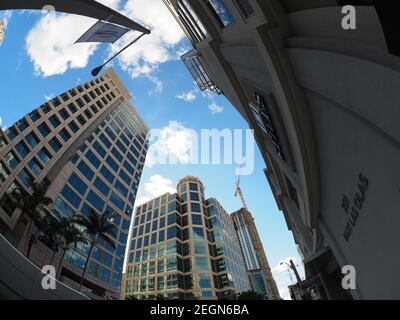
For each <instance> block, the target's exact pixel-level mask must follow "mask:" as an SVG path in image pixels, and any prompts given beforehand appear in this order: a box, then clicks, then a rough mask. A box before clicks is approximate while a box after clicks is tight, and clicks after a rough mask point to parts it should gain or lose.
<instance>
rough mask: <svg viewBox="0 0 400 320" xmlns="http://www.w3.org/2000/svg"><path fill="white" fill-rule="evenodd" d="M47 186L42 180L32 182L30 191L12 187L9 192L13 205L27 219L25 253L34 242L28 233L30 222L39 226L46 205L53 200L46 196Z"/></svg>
mask: <svg viewBox="0 0 400 320" xmlns="http://www.w3.org/2000/svg"><path fill="white" fill-rule="evenodd" d="M48 188H49V183H48V181H47V180H43V181H42V182H40V183H37V182H33V183H32V186H31V192H30V193H29V192H26V191H24V190H19V189H14V190H13V191H12V192H11V194H10V196H11V199H12V202H13V206H14V207H15V208H18V209H20V210H21V213H22V214H21V215H22V216H25V217H27V218H28V220H29V223H28V225H27V227H26V229H25V234H26V237H25V238H26V239H27V240H26V244H25V247H26V246H28V248H27V249H28V250H27V255H28V253H30V250H31V247H32V245H33V243H34V242H35V240H34V238H32V237H31V235H30V234H31V228H32V224H35V225H36V226H37V227H40V224H41V219H42V217H43V215H46V214H47V213H48V207H49V206H50V205H51V204H52V203H53V200H51V199H50V198H48V197H46V192H47V189H48ZM22 238H24V237H22Z"/></svg>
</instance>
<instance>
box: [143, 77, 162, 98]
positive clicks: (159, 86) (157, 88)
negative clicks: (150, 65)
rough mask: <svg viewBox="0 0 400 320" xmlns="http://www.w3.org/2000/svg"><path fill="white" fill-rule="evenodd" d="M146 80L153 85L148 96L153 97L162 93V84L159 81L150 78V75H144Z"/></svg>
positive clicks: (155, 78)
mask: <svg viewBox="0 0 400 320" xmlns="http://www.w3.org/2000/svg"><path fill="white" fill-rule="evenodd" d="M146 78H148V79H149V80H150V81H151V82H153V83H154V85H155V87H154V89H153V90H150V92H149V95H153V94H155V93H161V92H162V91H163V89H164V84H163V83H162V82H161V80H160V79H158V78H157V77H155V76H152V75H150V74H148V75H146Z"/></svg>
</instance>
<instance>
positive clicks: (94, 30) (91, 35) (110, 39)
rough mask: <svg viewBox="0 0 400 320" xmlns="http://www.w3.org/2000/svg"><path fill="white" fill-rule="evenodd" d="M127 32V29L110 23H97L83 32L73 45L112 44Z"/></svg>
mask: <svg viewBox="0 0 400 320" xmlns="http://www.w3.org/2000/svg"><path fill="white" fill-rule="evenodd" d="M128 31H129V29H127V28H123V27H120V26H117V25H115V24H112V23H108V22H104V21H100V20H99V21H98V22H96V23H95V24H94V25H93V26H92V27H91V28H90V29H89V30H88V31H86V32H85V34H84V35H82V36H81V37H80V38H79V39H78V40H77V41H76V42H75V43H81V42H101V43H114V42H115V41H117V40H118V39H120V38H121V37H122V36H123V35H124V34H126V33H127V32H128Z"/></svg>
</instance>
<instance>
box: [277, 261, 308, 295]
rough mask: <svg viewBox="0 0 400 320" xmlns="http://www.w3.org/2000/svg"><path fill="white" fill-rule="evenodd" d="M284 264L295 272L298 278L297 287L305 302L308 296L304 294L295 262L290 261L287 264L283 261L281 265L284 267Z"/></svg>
mask: <svg viewBox="0 0 400 320" xmlns="http://www.w3.org/2000/svg"><path fill="white" fill-rule="evenodd" d="M283 264H286V265H287V266H288V267H289V268H290V269H292V270H293V273H294V275H295V276H296V280H297V285H298V287H299V290H300V295H301V297H302V299H303V300H306V298H307V297H306V295H305V294H304V292H303V287H302V285H301V278H300V275H299V273H298V272H297V269H296V266H295V265H294V263H293V260H290V263H287V262H285V261H282V262H281V263H280V265H283Z"/></svg>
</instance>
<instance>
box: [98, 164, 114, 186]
mask: <svg viewBox="0 0 400 320" xmlns="http://www.w3.org/2000/svg"><path fill="white" fill-rule="evenodd" d="M100 173H101V174H102V175H103V176H104V178H106V179H107V181H108V182H110V183H111V184H113V183H114V179H115V177H114V175H113V174H112V173H111V171H110V170H108V169H107V168H106V167H105V166H103V167H102V168H101V170H100Z"/></svg>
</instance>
